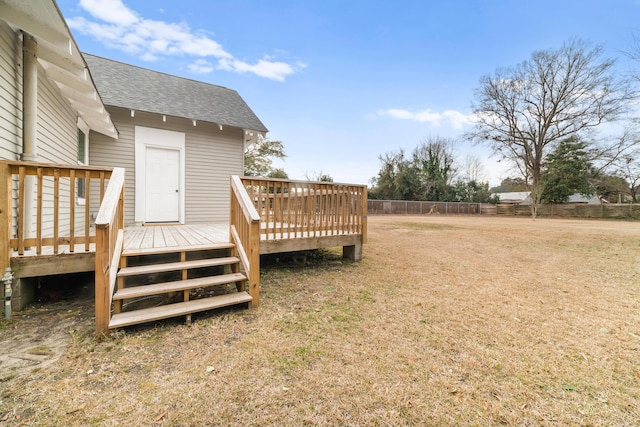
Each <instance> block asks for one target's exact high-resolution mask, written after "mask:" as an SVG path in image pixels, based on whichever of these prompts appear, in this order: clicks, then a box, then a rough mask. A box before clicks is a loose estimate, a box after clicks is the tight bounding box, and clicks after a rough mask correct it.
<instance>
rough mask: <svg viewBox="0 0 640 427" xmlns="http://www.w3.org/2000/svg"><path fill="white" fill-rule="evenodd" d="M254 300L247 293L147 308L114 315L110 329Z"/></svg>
mask: <svg viewBox="0 0 640 427" xmlns="http://www.w3.org/2000/svg"><path fill="white" fill-rule="evenodd" d="M252 299H253V298H251V295H249V294H248V293H246V292H237V293H233V294H226V295H218V296H215V297H210V298H201V299H196V300H192V301H186V302H178V303H175V304H167V305H162V306H160V307H153V308H145V309H143V310H135V311H126V312H124V313H119V314H114V315H113V316H112V317H111V321H110V322H109V329H113V328H120V327H123V326H129V325H136V324H139V323H145V322H152V321H154V320H161V319H168V318H170V317H177V316H182V315H185V314H190V313H197V312H199V311H207V310H213V309H214V308H220V307H227V306H230V305H236V304H242V303H247V302H250V301H251V300H252Z"/></svg>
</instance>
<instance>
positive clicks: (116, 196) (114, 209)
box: [95, 168, 125, 334]
mask: <svg viewBox="0 0 640 427" xmlns="http://www.w3.org/2000/svg"><path fill="white" fill-rule="evenodd" d="M124 182H125V170H124V169H123V168H114V169H113V172H112V173H111V179H110V180H109V185H108V186H107V189H106V191H105V193H104V198H103V199H102V203H101V204H100V209H99V210H98V215H97V216H96V220H95V225H96V272H95V300H96V334H107V333H108V332H109V320H110V319H111V302H112V298H113V292H114V289H115V284H116V275H117V273H118V265H119V263H120V256H121V255H122V249H123V247H124Z"/></svg>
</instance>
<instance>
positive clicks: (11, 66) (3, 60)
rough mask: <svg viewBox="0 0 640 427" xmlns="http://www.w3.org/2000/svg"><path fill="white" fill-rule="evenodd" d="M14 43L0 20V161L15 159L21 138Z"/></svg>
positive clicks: (17, 75) (19, 86) (19, 97)
mask: <svg viewBox="0 0 640 427" xmlns="http://www.w3.org/2000/svg"><path fill="white" fill-rule="evenodd" d="M17 46H18V41H17V37H16V35H15V34H14V32H13V31H12V30H11V28H9V26H8V25H7V24H6V22H4V21H2V20H0V159H5V160H17V159H18V156H17V153H19V152H20V145H21V142H20V140H21V137H22V125H21V124H20V123H21V121H22V103H21V99H22V83H21V82H22V79H21V78H19V74H21V69H19V68H18V66H17V63H18V54H19V51H18V50H17Z"/></svg>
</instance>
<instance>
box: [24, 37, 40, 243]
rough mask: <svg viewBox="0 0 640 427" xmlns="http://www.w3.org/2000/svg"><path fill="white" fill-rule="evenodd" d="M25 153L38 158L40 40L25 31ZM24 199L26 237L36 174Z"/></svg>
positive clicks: (31, 159) (30, 226)
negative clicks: (37, 40) (38, 41)
mask: <svg viewBox="0 0 640 427" xmlns="http://www.w3.org/2000/svg"><path fill="white" fill-rule="evenodd" d="M22 63H23V68H22V156H21V160H23V161H28V162H36V161H38V146H37V138H38V43H37V42H36V40H35V39H34V38H33V37H32V36H31V35H29V34H27V33H24V32H23V33H22ZM24 185H25V201H24V210H25V212H21V215H24V218H25V227H26V229H25V237H33V236H34V225H35V224H34V223H33V218H34V208H35V200H34V199H35V196H36V195H35V185H36V182H35V177H34V176H28V177H26V178H25V182H24Z"/></svg>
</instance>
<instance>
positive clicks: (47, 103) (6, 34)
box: [0, 20, 84, 237]
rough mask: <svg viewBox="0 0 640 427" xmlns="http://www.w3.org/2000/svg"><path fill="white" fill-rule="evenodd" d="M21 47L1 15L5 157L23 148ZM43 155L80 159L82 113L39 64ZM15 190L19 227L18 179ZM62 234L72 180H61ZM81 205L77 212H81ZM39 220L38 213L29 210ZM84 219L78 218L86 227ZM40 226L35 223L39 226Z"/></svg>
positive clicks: (46, 208)
mask: <svg viewBox="0 0 640 427" xmlns="http://www.w3.org/2000/svg"><path fill="white" fill-rule="evenodd" d="M21 62H22V51H21V41H20V38H19V37H18V36H17V35H16V34H15V33H14V32H13V31H12V30H11V28H9V26H8V25H7V24H6V23H5V22H4V21H2V20H0V159H7V160H18V159H19V158H20V153H21V152H22V68H21V67H20V65H19V64H20V63H21ZM37 117H38V128H37V136H36V139H37V152H36V154H37V157H38V161H41V162H47V163H63V164H72V165H75V164H77V141H76V139H77V127H76V125H77V116H76V113H75V111H74V110H73V109H72V108H71V105H70V104H69V102H68V101H67V100H66V99H65V98H63V97H62V95H61V94H60V91H59V89H58V87H57V86H55V84H53V83H51V82H50V81H49V80H47V78H46V74H45V71H44V69H43V68H42V67H40V66H39V67H38V116H37ZM44 188H45V190H44V192H43V213H44V216H43V236H45V237H49V236H53V228H52V227H53V179H52V178H45V179H44ZM14 190H15V191H16V192H14V204H13V205H14V233H15V232H16V230H15V214H16V206H17V200H16V197H17V181H16V185H15V188H14ZM60 194H61V199H60V213H61V216H60V235H64V234H67V233H68V231H69V228H70V227H69V204H70V203H71V200H70V197H69V181H68V179H67V180H61V185H60ZM83 209H84V208H83V207H78V210H77V213H76V217H77V218H78V216H80V217H81V216H82V215H83V213H84V210H83ZM30 217H31V219H32V220H33V221H34V223H35V215H30ZM83 228H84V227H83V222H78V223H77V224H76V232H77V233H81V232H82V230H83ZM34 230H35V227H34Z"/></svg>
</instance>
